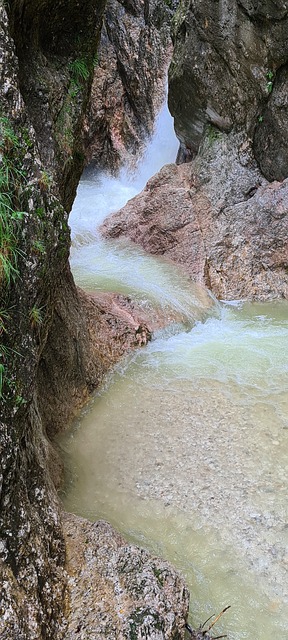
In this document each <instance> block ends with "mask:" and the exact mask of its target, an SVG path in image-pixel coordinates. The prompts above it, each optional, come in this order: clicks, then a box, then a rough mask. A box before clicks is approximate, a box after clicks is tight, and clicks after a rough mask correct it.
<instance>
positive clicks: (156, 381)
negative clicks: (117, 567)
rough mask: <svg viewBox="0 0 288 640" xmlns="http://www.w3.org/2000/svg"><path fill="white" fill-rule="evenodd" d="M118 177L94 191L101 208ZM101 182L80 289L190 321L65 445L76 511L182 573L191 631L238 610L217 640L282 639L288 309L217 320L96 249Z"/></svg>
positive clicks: (147, 270)
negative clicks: (129, 298) (114, 294)
mask: <svg viewBox="0 0 288 640" xmlns="http://www.w3.org/2000/svg"><path fill="white" fill-rule="evenodd" d="M106 179H107V177H106V176H104V177H103V176H102V177H100V178H99V179H98V186H97V190H96V189H95V184H94V191H95V193H96V196H97V198H98V200H96V201H97V202H99V201H101V197H102V196H103V197H104V196H105V197H106V195H107V193H106V192H107V182H106ZM121 179H122V178H121ZM89 180H90V182H89V186H87V197H88V200H89V199H90V198H91V200H90V204H89V206H90V205H91V206H90V211H88V212H87V211H86V213H85V212H84V213H83V211H82V206H84V204H85V202H86V199H85V189H86V187H85V185H84V184H83V183H82V185H81V189H82V187H83V193H82V194H81V198H82V200H81V198H80V204H79V201H78V202H77V203H76V207H75V210H74V213H73V215H74V222H73V216H72V222H73V227H74V231H73V235H74V250H73V255H72V268H73V271H74V275H75V277H76V280H77V281H78V282H79V283H80V284H81V285H82V286H84V287H86V288H88V289H89V290H91V289H101V290H103V289H104V290H114V291H120V292H122V293H126V294H129V295H133V296H136V297H137V298H138V299H140V300H142V301H143V302H144V303H145V302H147V303H149V304H151V303H152V305H153V304H155V305H156V304H159V303H160V304H161V306H162V307H163V308H166V309H167V313H168V311H169V309H173V308H175V309H176V310H177V311H179V310H181V314H182V320H181V322H180V323H179V324H177V325H176V326H175V325H173V324H172V325H171V326H170V328H168V329H166V330H165V331H161V332H159V333H158V334H157V335H156V336H154V340H153V341H152V342H151V343H150V344H149V345H148V346H147V347H145V348H144V349H142V350H141V351H138V352H137V353H134V354H132V355H130V356H129V357H127V358H126V360H125V361H124V362H122V363H121V364H120V365H119V366H118V367H117V368H116V370H115V371H114V372H113V373H111V374H110V375H109V376H108V377H107V380H106V383H105V385H104V386H103V389H102V390H101V391H100V392H99V393H97V394H96V395H95V397H94V398H93V399H92V401H91V402H90V403H89V405H88V406H87V407H86V408H85V410H84V411H83V412H82V415H81V417H80V418H79V420H77V421H76V422H75V424H74V425H73V428H72V429H71V430H70V432H69V433H66V434H65V435H64V436H62V437H61V439H60V441H59V445H60V447H61V449H62V451H63V456H64V458H65V461H66V465H67V482H66V486H65V491H64V495H63V500H64V504H65V507H66V509H67V510H71V511H74V512H75V513H78V514H80V515H83V516H86V517H88V518H90V519H97V518H105V519H107V520H108V521H110V522H111V523H112V524H113V525H114V526H115V527H116V528H117V529H119V530H121V531H122V532H123V533H124V534H125V535H126V536H127V537H128V538H129V539H130V540H132V541H134V542H137V543H139V544H142V545H145V546H146V547H148V548H150V549H152V550H153V551H154V552H155V553H157V554H160V555H162V556H163V557H165V558H167V559H169V560H170V561H171V562H173V563H174V565H175V566H176V567H178V568H179V569H180V570H181V571H182V573H183V574H184V575H185V577H186V579H187V582H188V584H189V587H190V590H191V623H192V625H193V626H198V624H199V623H200V622H201V621H202V622H203V620H205V619H206V618H207V617H208V616H209V615H211V614H212V613H214V611H215V612H218V611H220V610H221V609H222V608H223V606H225V605H227V604H231V605H232V609H231V610H229V612H227V614H225V616H224V617H223V618H222V620H221V621H220V622H219V624H218V625H217V628H216V630H215V635H218V634H220V633H221V632H222V633H228V634H229V638H230V640H240V639H241V640H242V639H244V638H245V639H249V640H252V639H253V640H254V638H257V639H258V640H272V639H273V640H275V638H276V637H277V640H284V638H287V631H286V625H287V620H288V580H287V569H288V518H287V516H288V513H287V477H288V394H287V388H288V304H287V303H284V302H283V303H278V304H267V305H266V304H245V303H236V302H235V303H234V304H233V303H229V304H221V305H219V304H214V305H213V302H212V306H211V308H210V309H209V313H208V314H207V313H205V305H206V302H207V298H206V294H205V293H201V292H200V290H199V289H198V288H197V287H193V285H191V283H190V281H189V280H188V279H187V278H186V277H185V276H183V274H181V273H180V272H178V270H177V269H175V268H173V267H172V266H171V265H169V264H167V263H165V261H158V260H157V259H155V258H151V257H149V256H145V255H144V254H143V252H142V251H141V250H140V249H138V248H135V247H131V245H129V244H128V243H120V244H119V243H117V242H114V243H113V242H108V243H106V242H103V241H100V240H99V239H97V224H99V223H100V222H101V221H102V220H103V217H105V216H104V212H103V210H102V209H101V211H100V212H99V211H97V215H96V214H95V215H94V213H95V212H94V209H93V206H94V207H96V209H97V207H98V205H95V204H94V205H93V198H94V196H93V180H94V178H93V176H92V178H91V177H90V178H89ZM113 180H114V179H113ZM120 183H121V180H120ZM99 185H100V187H99ZM125 185H126V186H127V181H126V182H125V180H124V182H123V189H124V187H125ZM101 194H102V196H101ZM120 194H122V187H120ZM126 195H127V194H126ZM132 195H134V194H132ZM121 197H122V195H121ZM81 202H82V204H81ZM122 204H123V202H122V201H121V204H120V205H119V206H122ZM111 206H112V204H111ZM113 206H115V203H114V202H113ZM115 208H118V206H117V207H115ZM81 212H82V213H81ZM85 216H86V218H85ZM200 319H201V320H202V321H200ZM195 322H196V324H195ZM216 631H217V633H216Z"/></svg>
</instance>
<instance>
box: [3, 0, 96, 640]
mask: <svg viewBox="0 0 288 640" xmlns="http://www.w3.org/2000/svg"><path fill="white" fill-rule="evenodd" d="M5 6H6V3H5ZM103 8H104V7H103V3H99V2H97V3H96V2H94V4H93V2H89V3H88V2H83V3H81V7H80V6H79V3H77V2H76V1H75V2H73V1H72V2H70V3H69V8H67V3H64V2H59V3H57V5H55V3H51V2H49V1H47V2H45V1H39V2H37V1H36V0H35V2H31V1H30V2H29V1H28V0H27V2H20V1H19V2H18V1H17V0H15V1H13V0H11V2H10V3H9V6H8V8H7V10H8V15H7V13H6V9H5V8H4V5H3V3H1V5H0V22H1V24H0V26H1V36H0V37H1V42H0V47H1V67H0V74H1V83H0V104H1V113H0V128H1V158H0V160H1V167H0V169H1V203H2V204H1V234H0V236H1V270H0V272H1V275H0V287H1V305H0V307H1V312H0V315H1V348H0V351H1V353H0V355H1V392H2V397H1V431H0V438H1V508H0V512H1V523H0V526H1V545H0V552H1V565H0V566H1V616H0V637H1V638H5V639H6V638H7V639H8V638H9V639H11V638H15V639H16V638H17V640H22V639H24V638H25V640H26V639H27V638H55V639H56V638H58V637H61V636H62V631H63V629H62V627H63V611H64V606H63V602H64V601H63V597H64V584H65V580H64V574H63V566H64V561H65V550H64V542H63V534H62V528H61V525H60V515H59V506H58V502H57V499H56V496H55V490H54V487H53V485H52V481H51V479H50V477H49V472H48V469H47V458H48V444H47V441H46V440H45V437H44V432H43V426H42V419H41V413H40V410H39V402H38V395H37V375H38V367H39V362H40V360H41V358H42V357H43V352H44V350H45V344H46V343H47V337H48V336H49V334H50V333H51V331H53V321H54V307H55V298H56V292H57V293H58V291H57V289H58V286H57V285H58V284H60V283H61V282H63V280H65V279H66V281H67V282H68V283H69V282H70V288H72V289H73V287H74V285H73V283H72V282H71V280H70V275H69V266H68V262H67V261H68V254H69V229H68V225H67V210H68V209H69V206H70V204H71V201H72V198H73V196H74V193H75V189H76V186H77V181H78V179H79V176H80V172H81V169H82V159H83V154H82V156H81V155H80V148H79V146H80V145H81V143H79V139H80V137H79V135H77V132H79V129H80V127H81V123H82V119H83V113H84V109H85V105H86V102H87V97H88V91H89V86H88V87H87V82H85V83H84V82H83V79H82V78H81V76H79V74H78V75H77V73H76V71H75V59H77V55H78V54H77V53H76V54H75V51H76V52H78V51H79V49H80V47H82V44H83V40H84V39H85V42H86V48H85V49H84V51H85V54H84V55H85V65H86V67H87V68H88V70H89V75H90V76H92V67H93V64H92V59H93V56H94V51H95V47H96V44H97V30H98V32H99V28H100V24H101V15H102V11H103ZM77 25H79V29H80V31H79V33H78V26H77ZM81 29H82V31H81ZM84 30H85V33H84ZM78 38H79V40H78ZM81 39H82V44H81V43H80V40H81ZM88 41H90V43H91V44H90V49H89V46H88V44H87V42H88ZM76 43H79V49H77V48H75V49H74V47H76ZM15 49H16V52H17V54H18V59H17V57H16V55H15ZM79 55H80V54H79ZM73 83H74V84H73ZM74 85H75V86H74ZM88 85H89V83H88ZM72 88H73V91H74V93H73V95H72ZM74 94H76V95H74ZM23 97H24V100H23ZM62 119H63V121H64V124H63V125H61V122H62ZM66 125H67V128H68V125H69V127H70V131H69V134H68V129H67V131H66V130H65V126H66ZM69 136H70V137H69ZM81 153H82V151H81ZM60 167H61V168H64V171H63V175H62V172H61V173H60ZM56 179H57V180H56ZM8 231H9V233H8ZM75 349H76V347H75ZM41 391H42V392H43V389H42V390H41Z"/></svg>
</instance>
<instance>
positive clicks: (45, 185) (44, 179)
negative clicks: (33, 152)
mask: <svg viewBox="0 0 288 640" xmlns="http://www.w3.org/2000/svg"><path fill="white" fill-rule="evenodd" d="M51 183H52V178H51V176H50V175H49V173H48V172H47V171H41V173H40V178H39V179H38V184H39V187H40V189H41V191H48V189H49V187H50V185H51Z"/></svg>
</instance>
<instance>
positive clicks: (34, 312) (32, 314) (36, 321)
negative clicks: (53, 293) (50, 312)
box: [29, 305, 43, 328]
mask: <svg viewBox="0 0 288 640" xmlns="http://www.w3.org/2000/svg"><path fill="white" fill-rule="evenodd" d="M42 312H43V307H37V306H36V305H34V306H33V307H32V309H30V311H29V320H30V322H31V325H32V327H34V328H35V327H39V326H41V324H42V322H43V313H42Z"/></svg>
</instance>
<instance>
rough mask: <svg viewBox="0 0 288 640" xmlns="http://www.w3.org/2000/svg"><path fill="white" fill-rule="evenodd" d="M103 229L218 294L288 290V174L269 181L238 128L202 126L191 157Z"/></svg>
mask: <svg viewBox="0 0 288 640" xmlns="http://www.w3.org/2000/svg"><path fill="white" fill-rule="evenodd" d="M101 232H102V233H103V235H104V236H106V237H110V238H117V237H121V236H126V237H128V238H130V239H131V240H132V241H133V242H135V243H137V244H140V245H141V246H142V247H144V249H146V250H147V251H149V252H150V253H152V254H158V255H165V256H166V257H168V258H170V259H171V260H173V261H174V262H176V263H177V264H179V265H181V267H182V268H185V270H186V272H187V273H189V275H190V276H191V277H192V278H193V279H194V280H196V282H199V283H200V284H202V285H205V286H207V287H208V288H209V289H211V291H212V292H213V293H214V294H215V295H216V296H217V297H218V298H220V299H223V298H225V299H230V300H231V299H236V298H237V299H239V298H241V299H242V298H244V299H261V300H269V299H273V298H277V297H288V287H287V267H288V251H287V237H288V180H285V181H284V182H283V183H279V182H273V183H271V184H269V183H267V181H266V180H265V178H263V176H262V175H261V173H260V171H259V169H258V167H257V164H256V162H255V160H254V157H253V151H252V145H251V141H247V140H246V138H245V137H243V136H242V135H240V134H237V135H235V134H232V133H231V134H229V135H228V134H224V133H222V134H220V133H219V132H217V130H215V129H213V128H211V127H210V128H208V130H207V128H206V137H205V139H204V142H203V144H202V146H201V148H200V150H199V153H198V155H197V157H196V158H195V160H194V161H192V162H191V163H189V164H183V165H180V166H176V165H174V164H171V165H167V166H165V167H163V168H162V170H161V171H160V172H159V173H158V174H156V176H154V177H153V178H151V179H150V180H149V181H148V183H147V185H146V187H145V189H144V190H143V191H142V193H141V194H139V195H138V196H136V197H135V198H133V199H132V200H130V201H129V202H128V203H127V205H126V206H125V207H124V208H122V209H121V210H120V211H119V212H117V213H116V214H113V215H111V216H110V217H109V218H108V219H107V220H106V221H105V222H104V224H103V225H102V229H101Z"/></svg>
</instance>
